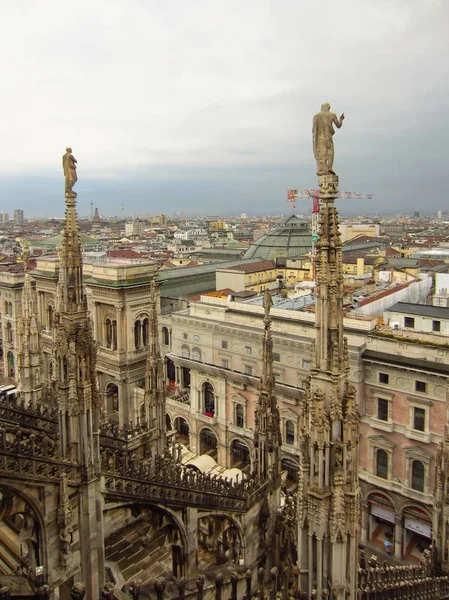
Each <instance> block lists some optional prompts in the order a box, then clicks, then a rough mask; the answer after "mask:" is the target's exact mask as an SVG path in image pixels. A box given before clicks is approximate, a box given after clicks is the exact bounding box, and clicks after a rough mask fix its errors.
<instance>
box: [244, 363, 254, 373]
mask: <svg viewBox="0 0 449 600" xmlns="http://www.w3.org/2000/svg"><path fill="white" fill-rule="evenodd" d="M252 374H253V368H252V367H251V366H250V365H245V375H252Z"/></svg>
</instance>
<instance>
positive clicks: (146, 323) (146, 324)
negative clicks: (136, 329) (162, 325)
mask: <svg viewBox="0 0 449 600" xmlns="http://www.w3.org/2000/svg"><path fill="white" fill-rule="evenodd" d="M149 333H150V320H149V319H148V317H145V319H144V320H143V321H142V341H143V345H144V346H148V344H149V342H150V336H149Z"/></svg>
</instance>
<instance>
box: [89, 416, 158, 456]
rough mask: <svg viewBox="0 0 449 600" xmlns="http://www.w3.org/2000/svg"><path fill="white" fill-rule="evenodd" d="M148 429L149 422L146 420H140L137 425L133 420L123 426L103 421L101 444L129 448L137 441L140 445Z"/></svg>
mask: <svg viewBox="0 0 449 600" xmlns="http://www.w3.org/2000/svg"><path fill="white" fill-rule="evenodd" d="M148 431H149V428H148V422H147V421H144V420H142V421H141V420H138V421H137V424H136V425H133V424H132V422H131V423H130V424H129V425H124V426H123V427H119V425H116V424H112V423H102V424H101V425H100V446H101V447H104V448H115V449H117V450H119V449H120V450H127V449H130V448H132V447H133V446H135V444H136V443H137V445H138V444H139V443H140V441H141V440H142V438H143V437H144V436H145V435H146V434H147V433H148Z"/></svg>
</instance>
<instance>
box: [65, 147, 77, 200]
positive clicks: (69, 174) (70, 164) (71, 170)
mask: <svg viewBox="0 0 449 600" xmlns="http://www.w3.org/2000/svg"><path fill="white" fill-rule="evenodd" d="M77 162H78V161H77V160H76V158H75V157H74V156H73V154H72V149H71V148H66V149H65V154H64V156H63V157H62V168H63V169H64V177H65V194H66V196H72V197H76V192H74V191H73V189H72V188H73V186H74V185H75V183H76V182H77V181H78V177H77V174H76V163H77Z"/></svg>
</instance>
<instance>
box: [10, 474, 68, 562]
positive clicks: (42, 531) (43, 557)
mask: <svg viewBox="0 0 449 600" xmlns="http://www.w3.org/2000/svg"><path fill="white" fill-rule="evenodd" d="M2 490H4V491H7V490H8V491H10V492H12V493H13V494H14V495H15V496H17V497H18V498H20V500H22V501H23V502H24V503H25V506H28V507H29V508H30V509H31V512H32V516H33V518H35V520H36V523H37V524H38V544H37V552H38V556H39V561H38V562H39V563H40V564H37V565H36V566H43V567H44V572H45V573H48V532H47V528H46V525H45V520H44V517H43V512H44V508H43V506H42V505H41V503H40V502H39V501H38V500H37V499H36V498H35V497H33V495H32V494H30V493H27V492H26V491H24V490H23V488H22V486H19V485H17V484H16V483H14V482H11V481H9V480H6V481H4V480H3V479H2V481H1V483H0V493H1V491H2ZM27 490H29V487H27ZM55 493H56V494H58V492H57V491H56V489H55ZM11 506H12V505H11ZM2 508H3V506H2V501H1V500H0V519H3V517H4V516H6V515H4V514H2V510H1V509H2ZM6 509H7V507H6ZM11 514H21V511H17V513H11ZM22 541H23V542H24V541H25V540H22Z"/></svg>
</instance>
